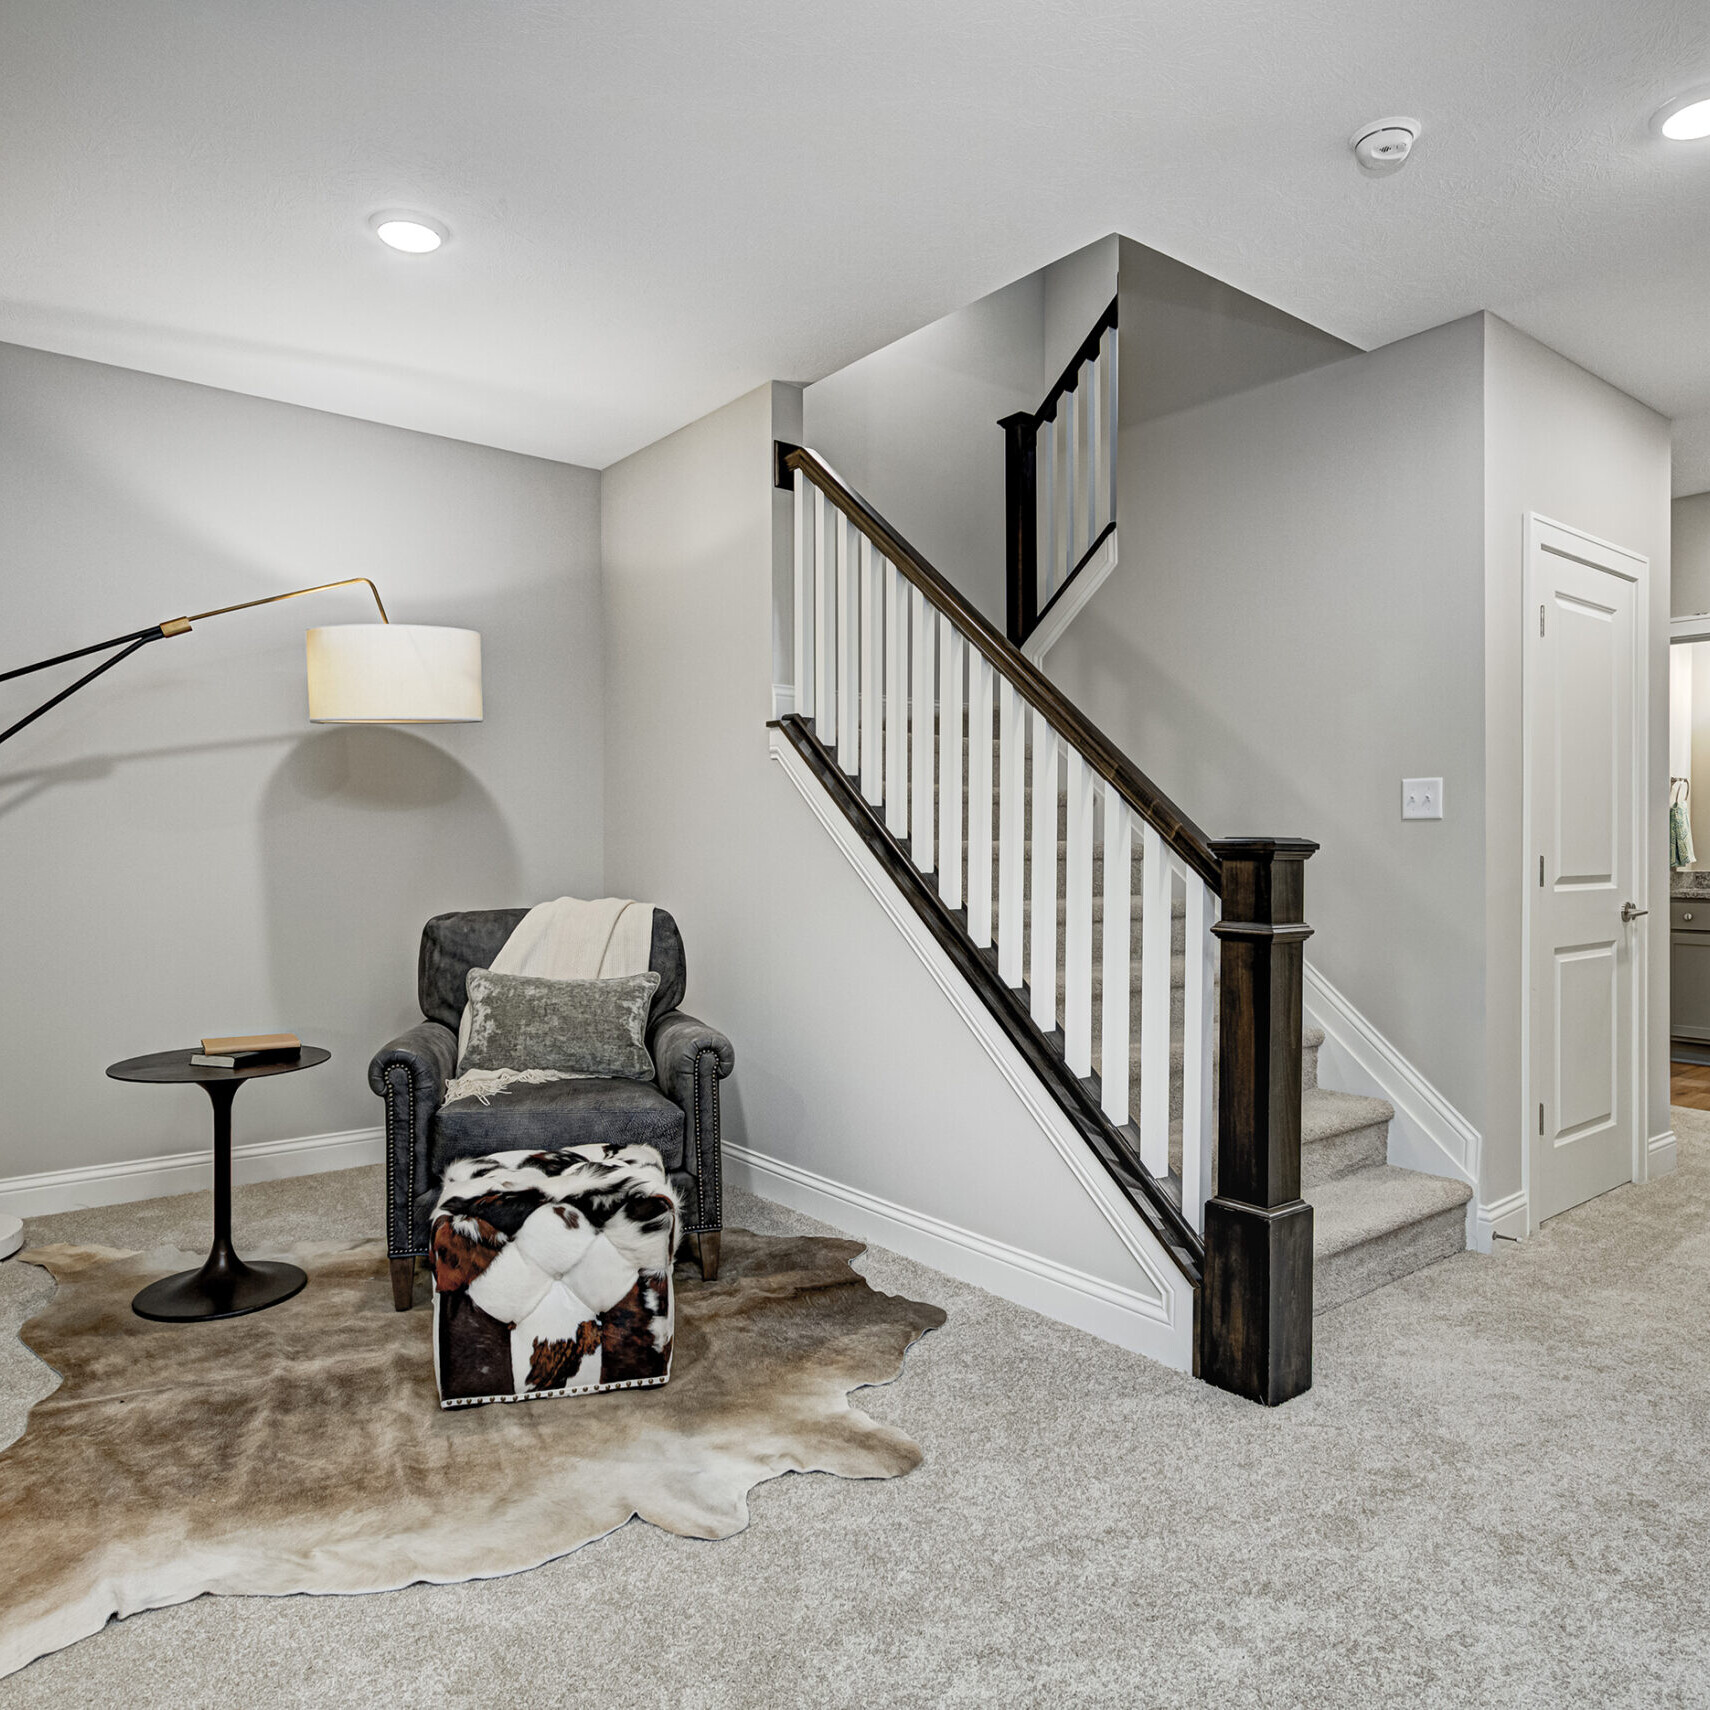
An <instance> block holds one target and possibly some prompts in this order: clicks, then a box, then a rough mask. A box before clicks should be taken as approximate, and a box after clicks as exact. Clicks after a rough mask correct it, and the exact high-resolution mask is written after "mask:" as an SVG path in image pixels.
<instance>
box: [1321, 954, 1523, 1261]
mask: <svg viewBox="0 0 1710 1710" xmlns="http://www.w3.org/2000/svg"><path fill="white" fill-rule="evenodd" d="M1302 1005H1303V1007H1304V1009H1305V1011H1306V1019H1307V1020H1308V1021H1309V1022H1311V1023H1312V1024H1313V1025H1314V1026H1316V1027H1321V1028H1323V1030H1324V1043H1323V1044H1322V1045H1321V1046H1319V1048H1318V1084H1319V1085H1320V1086H1322V1087H1326V1088H1329V1089H1331V1090H1333V1091H1336V1092H1351V1093H1363V1094H1365V1095H1366V1096H1367V1097H1368V1098H1381V1099H1386V1100H1388V1102H1389V1103H1390V1104H1391V1105H1393V1106H1394V1107H1395V1115H1394V1117H1393V1118H1392V1119H1391V1121H1390V1125H1389V1162H1390V1163H1392V1164H1398V1165H1400V1166H1401V1167H1402V1168H1403V1169H1407V1170H1418V1171H1420V1172H1421V1173H1422V1174H1424V1175H1428V1176H1453V1177H1455V1178H1456V1179H1458V1180H1460V1181H1463V1182H1466V1183H1467V1184H1468V1185H1469V1186H1470V1187H1471V1188H1472V1189H1473V1198H1472V1199H1471V1200H1470V1201H1468V1204H1467V1244H1468V1245H1469V1246H1471V1247H1473V1248H1475V1249H1476V1250H1477V1251H1479V1252H1481V1253H1488V1252H1489V1251H1490V1230H1489V1225H1488V1220H1483V1219H1481V1210H1489V1209H1490V1208H1489V1207H1483V1208H1481V1207H1480V1205H1479V1202H1478V1179H1479V1157H1480V1152H1481V1149H1482V1146H1483V1137H1482V1136H1481V1135H1480V1133H1479V1131H1478V1130H1477V1129H1476V1128H1475V1127H1474V1126H1473V1125H1472V1123H1470V1122H1469V1121H1468V1120H1467V1119H1466V1117H1465V1116H1463V1115H1462V1114H1461V1112H1460V1111H1458V1110H1457V1109H1456V1108H1455V1107H1454V1105H1452V1104H1451V1103H1450V1102H1449V1101H1448V1099H1446V1098H1445V1097H1444V1096H1443V1095H1442V1093H1440V1092H1439V1091H1438V1090H1437V1088H1436V1087H1434V1086H1433V1085H1432V1084H1431V1082H1430V1081H1428V1080H1427V1079H1426V1078H1425V1076H1424V1075H1422V1074H1421V1073H1420V1072H1419V1070H1418V1069H1417V1068H1416V1067H1415V1066H1414V1064H1413V1063H1411V1062H1410V1061H1409V1060H1408V1059H1407V1058H1406V1057H1405V1056H1403V1055H1402V1053H1401V1051H1400V1050H1399V1049H1397V1047H1396V1046H1395V1045H1394V1044H1393V1043H1392V1042H1391V1040H1389V1039H1388V1038H1387V1037H1386V1036H1385V1035H1384V1034H1383V1033H1382V1032H1381V1031H1380V1030H1379V1029H1378V1028H1377V1027H1375V1026H1374V1025H1373V1024H1372V1023H1371V1021H1369V1020H1368V1019H1367V1018H1366V1017H1365V1016H1364V1015H1362V1014H1361V1013H1360V1011H1359V1010H1358V1009H1356V1008H1355V1007H1354V1005H1353V1004H1352V1003H1350V1002H1349V1000H1348V999H1347V997H1346V996H1345V995H1344V994H1343V993H1342V992H1340V991H1338V990H1337V989H1336V987H1335V986H1333V985H1332V984H1331V983H1330V981H1329V980H1327V979H1326V978H1325V977H1324V975H1323V974H1321V973H1320V972H1319V971H1318V970H1317V969H1316V968H1315V967H1313V966H1312V964H1311V963H1310V962H1308V963H1307V964H1306V977H1305V982H1304V987H1303V990H1302ZM1504 1232H1505V1231H1503V1230H1498V1231H1497V1233H1499V1234H1501V1233H1504Z"/></svg>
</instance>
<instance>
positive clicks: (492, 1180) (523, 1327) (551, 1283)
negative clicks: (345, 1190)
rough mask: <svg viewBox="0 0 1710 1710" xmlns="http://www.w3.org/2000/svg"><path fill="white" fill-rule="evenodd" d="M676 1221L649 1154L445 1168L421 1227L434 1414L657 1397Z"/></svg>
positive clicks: (493, 1160)
mask: <svg viewBox="0 0 1710 1710" xmlns="http://www.w3.org/2000/svg"><path fill="white" fill-rule="evenodd" d="M679 1215H680V1214H679V1209H678V1205H677V1201H676V1198H675V1196H674V1195H673V1193H672V1191H671V1184H670V1181H669V1179H668V1178H667V1176H666V1174H665V1169H664V1166H663V1164H662V1163H661V1162H660V1158H659V1154H658V1153H657V1152H655V1151H654V1150H653V1148H652V1147H651V1146H572V1147H569V1148H567V1149H566V1150H564V1151H562V1152H495V1153H493V1154H492V1155H491V1156H490V1157H485V1158H462V1159H458V1160H456V1161H455V1162H453V1163H451V1164H450V1165H448V1166H447V1168H446V1171H445V1180H444V1185H443V1187H442V1188H441V1190H440V1196H439V1204H438V1205H437V1206H436V1207H435V1208H434V1215H433V1278H434V1298H433V1349H434V1374H435V1376H436V1377H437V1378H438V1379H439V1400H440V1406H441V1407H469V1406H473V1405H475V1404H477V1403H479V1402H484V1401H534V1400H537V1399H539V1398H540V1397H543V1396H553V1395H588V1394H592V1393H594V1392H595V1391H598V1390H607V1389H636V1388H640V1387H642V1386H644V1385H649V1384H661V1383H664V1382H665V1381H666V1379H668V1378H669V1377H670V1375H671V1331H672V1308H671V1261H672V1257H673V1255H674V1254H675V1252H676V1250H677V1225H678V1221H679Z"/></svg>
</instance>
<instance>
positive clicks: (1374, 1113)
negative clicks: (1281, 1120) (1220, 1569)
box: [1300, 1065, 1395, 1187]
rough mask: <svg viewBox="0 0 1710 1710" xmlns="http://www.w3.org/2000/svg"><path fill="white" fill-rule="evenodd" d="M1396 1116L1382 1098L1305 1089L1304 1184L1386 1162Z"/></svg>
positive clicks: (1302, 1100)
mask: <svg viewBox="0 0 1710 1710" xmlns="http://www.w3.org/2000/svg"><path fill="white" fill-rule="evenodd" d="M1303 1067H1304V1065H1303ZM1394 1115H1395V1108H1394V1106H1392V1105H1391V1104H1389V1103H1388V1102H1386V1101H1385V1100H1384V1099H1381V1098H1363V1097H1361V1096H1360V1095H1359V1094H1358V1093H1343V1092H1331V1091H1329V1090H1328V1089H1327V1088H1324V1087H1319V1086H1302V1088H1301V1093H1300V1179H1301V1181H1302V1182H1303V1183H1304V1184H1305V1185H1306V1186H1307V1187H1314V1186H1316V1185H1317V1184H1318V1183H1319V1182H1326V1181H1333V1180H1334V1179H1335V1178H1336V1177H1338V1176H1347V1175H1352V1174H1353V1173H1354V1172H1355V1171H1356V1170H1363V1169H1367V1168H1369V1167H1370V1166H1371V1165H1373V1164H1381V1163H1383V1162H1384V1161H1385V1159H1386V1158H1387V1157H1388V1156H1389V1124H1390V1119H1391V1118H1392V1117H1393V1116H1394Z"/></svg>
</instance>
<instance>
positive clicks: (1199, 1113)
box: [1182, 873, 1217, 1235]
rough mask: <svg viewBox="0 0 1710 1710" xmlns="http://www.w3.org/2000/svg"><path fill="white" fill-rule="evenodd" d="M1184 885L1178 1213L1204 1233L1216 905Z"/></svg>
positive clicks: (1189, 879)
mask: <svg viewBox="0 0 1710 1710" xmlns="http://www.w3.org/2000/svg"><path fill="white" fill-rule="evenodd" d="M1186 883H1187V920H1186V922H1185V923H1184V924H1185V925H1186V927H1187V942H1186V945H1185V949H1186V951H1187V981H1186V988H1185V990H1184V991H1183V993H1182V997H1183V999H1184V1004H1183V1016H1182V1210H1183V1211H1184V1212H1186V1213H1187V1217H1188V1221H1189V1222H1190V1223H1192V1225H1193V1227H1194V1229H1195V1231H1196V1232H1197V1233H1199V1234H1202V1235H1203V1234H1204V1233H1205V1202H1206V1200H1207V1198H1208V1197H1209V1196H1210V1194H1211V1149H1212V1146H1213V1144H1214V1143H1215V1140H1216V1129H1215V1127H1214V1125H1213V1123H1212V1119H1211V1077H1212V1064H1211V1046H1212V1041H1213V1039H1214V1038H1215V1037H1216V1024H1215V1022H1214V1020H1213V1017H1212V994H1213V992H1214V991H1215V989H1216V987H1215V984H1214V980H1215V974H1216V963H1215V960H1214V958H1215V956H1216V954H1217V940H1216V939H1215V938H1214V937H1213V936H1212V932H1211V928H1212V923H1213V922H1214V921H1215V920H1216V919H1217V899H1216V897H1214V896H1213V895H1212V893H1211V887H1210V886H1209V885H1207V884H1206V882H1205V881H1204V880H1203V879H1202V878H1201V877H1200V876H1199V875H1198V874H1197V873H1189V874H1187V875H1186Z"/></svg>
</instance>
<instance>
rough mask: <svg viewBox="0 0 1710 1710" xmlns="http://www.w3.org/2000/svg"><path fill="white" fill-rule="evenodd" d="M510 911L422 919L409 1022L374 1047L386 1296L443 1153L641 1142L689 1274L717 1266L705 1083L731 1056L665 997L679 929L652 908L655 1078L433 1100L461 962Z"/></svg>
mask: <svg viewBox="0 0 1710 1710" xmlns="http://www.w3.org/2000/svg"><path fill="white" fill-rule="evenodd" d="M527 912H528V911H527V910H526V909H520V908H493V909H477V910H473V911H471V912H469V913H466V914H440V915H435V916H434V918H433V919H432V920H430V921H429V922H428V923H427V925H426V926H425V927H424V928H423V929H422V947H421V956H420V959H419V962H418V964H417V970H416V985H417V991H418V993H419V995H420V1001H421V1007H422V1020H421V1021H420V1022H418V1023H417V1024H416V1025H415V1026H414V1027H412V1028H411V1029H410V1030H409V1031H408V1032H407V1033H405V1034H402V1035H401V1036H400V1037H398V1038H397V1039H394V1040H393V1041H392V1043H391V1044H390V1045H387V1046H385V1047H384V1048H383V1049H382V1050H381V1051H379V1052H378V1053H377V1054H376V1055H375V1058H374V1060H373V1062H371V1063H370V1064H369V1065H368V1084H369V1085H370V1086H371V1087H373V1089H374V1090H375V1092H377V1093H378V1094H379V1095H380V1097H381V1098H382V1099H384V1100H385V1104H386V1247H387V1251H388V1253H389V1255H390V1257H391V1261H392V1301H393V1304H394V1305H395V1306H396V1307H397V1308H398V1310H399V1311H400V1312H403V1311H406V1310H408V1308H409V1305H410V1296H411V1292H412V1290H413V1287H414V1279H415V1263H416V1260H417V1259H418V1258H424V1257H426V1255H427V1252H428V1223H429V1219H430V1218H431V1217H432V1215H433V1208H434V1203H435V1201H436V1200H437V1198H438V1196H439V1184H440V1179H441V1177H442V1176H443V1175H444V1172H445V1166H446V1165H447V1164H448V1163H450V1162H451V1160H452V1159H453V1158H467V1157H478V1156H480V1155H482V1154H484V1153H487V1152H511V1151H523V1150H526V1151H539V1150H548V1149H551V1148H554V1147H560V1146H588V1145H598V1144H599V1143H601V1142H602V1141H610V1142H612V1143H613V1144H616V1145H633V1144H636V1143H637V1142H640V1143H642V1144H644V1145H648V1146H652V1147H653V1148H654V1149H655V1150H656V1151H657V1152H658V1153H659V1155H660V1157H661V1158H662V1159H663V1160H664V1162H665V1168H666V1171H667V1173H668V1174H669V1175H670V1177H671V1180H672V1182H673V1183H674V1184H675V1185H676V1187H677V1190H678V1192H679V1193H680V1195H681V1196H682V1201H683V1207H684V1213H685V1215H684V1220H683V1230H684V1233H685V1234H686V1235H689V1236H692V1237H693V1238H694V1242H695V1248H696V1252H697V1254H698V1256H699V1258H700V1263H701V1274H702V1275H703V1276H706V1277H716V1276H717V1275H718V1248H719V1232H720V1230H721V1229H722V1228H723V1225H724V1216H723V1208H722V1205H721V1200H720V1188H719V1178H720V1173H721V1172H720V1167H719V1128H718V1096H719V1082H720V1081H721V1080H723V1079H724V1077H725V1076H726V1075H728V1074H729V1073H730V1071H731V1069H732V1068H734V1067H735V1064H736V1052H735V1050H734V1049H733V1048H732V1046H731V1043H730V1041H729V1040H728V1039H726V1038H725V1036H724V1035H723V1034H722V1033H720V1032H719V1031H718V1030H717V1029H716V1028H713V1027H709V1026H707V1024H706V1023H705V1022H704V1021H697V1020H696V1019H695V1018H694V1017H693V1016H692V1015H685V1014H684V1013H683V1012H682V1011H681V1010H680V1009H678V1007H677V1005H678V1004H679V1003H680V1002H681V1001H682V997H683V992H684V990H685V989H686V985H687V968H686V964H685V961H684V956H683V938H682V934H681V933H679V932H678V930H677V923H676V921H675V920H673V919H672V918H671V916H670V915H669V914H667V913H666V911H665V910H664V909H662V908H656V909H654V911H653V942H652V946H651V953H650V955H649V958H648V965H649V966H650V967H651V968H652V970H653V972H654V973H656V974H657V975H658V976H659V988H658V990H657V991H656V992H654V994H653V1007H652V1010H651V1012H650V1013H649V1016H648V1023H647V1048H648V1050H649V1051H651V1052H652V1054H653V1064H654V1069H655V1072H656V1077H657V1079H656V1081H654V1082H646V1081H617V1080H598V1079H591V1080H575V1081H547V1082H543V1083H541V1084H540V1085H532V1084H528V1083H523V1084H520V1085H517V1086H514V1087H512V1088H511V1089H510V1090H509V1091H508V1092H506V1093H504V1094H503V1095H501V1096H500V1097H497V1098H495V1099H493V1101H492V1102H491V1103H490V1104H482V1103H480V1101H479V1100H477V1099H459V1100H458V1101H457V1102H456V1103H455V1104H453V1105H451V1106H449V1107H447V1106H444V1104H443V1098H444V1093H445V1084H446V1082H447V1081H449V1080H450V1079H451V1077H452V1075H453V1074H454V1072H455V1071H456V1068H457V1026H458V1023H459V1021H461V1019H462V1017H463V1005H464V997H465V992H464V981H465V978H466V976H467V975H468V973H469V970H470V969H471V968H487V967H491V966H492V962H493V958H494V957H495V956H496V955H497V954H498V953H499V948H500V946H501V945H503V943H504V942H505V940H506V939H507V938H509V937H510V935H511V933H512V931H513V930H515V928H516V925H517V922H518V921H520V920H521V919H522V917H523V916H524V915H525V914H526V913H527Z"/></svg>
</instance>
